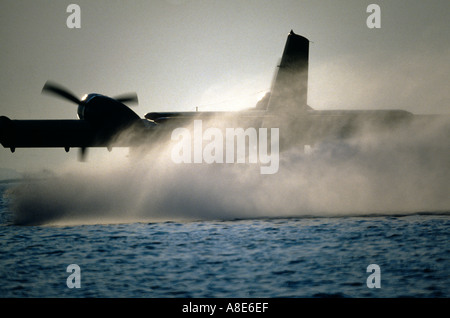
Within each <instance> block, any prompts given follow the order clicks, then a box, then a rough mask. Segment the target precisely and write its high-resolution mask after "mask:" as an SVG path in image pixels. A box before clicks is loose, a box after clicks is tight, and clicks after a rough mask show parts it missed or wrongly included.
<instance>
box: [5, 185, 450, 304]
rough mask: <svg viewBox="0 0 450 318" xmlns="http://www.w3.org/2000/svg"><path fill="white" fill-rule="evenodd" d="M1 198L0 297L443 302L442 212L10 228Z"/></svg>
mask: <svg viewBox="0 0 450 318" xmlns="http://www.w3.org/2000/svg"><path fill="white" fill-rule="evenodd" d="M4 190H5V186H3V190H2V192H3V191H4ZM1 197H2V202H1V210H0V218H1V219H0V221H1V223H0V224H1V225H0V297H226V298H227V297H328V296H332V297H449V296H450V287H449V286H450V261H449V260H450V245H449V238H450V237H449V236H450V235H449V226H450V215H449V214H446V213H443V214H425V213H422V214H413V215H403V216H401V215H399V216H382V215H379V216H349V217H320V218H314V217H302V218H300V217H299V218H284V219H283V218H280V219H277V218H270V219H247V220H234V221H197V222H185V223H182V222H180V223H177V222H161V223H130V224H112V225H76V226H17V225H13V224H12V222H11V212H10V210H9V207H8V202H7V201H8V200H7V198H5V197H3V195H2V196H1ZM70 264H77V265H78V266H79V268H80V272H81V276H80V282H81V288H72V289H71V288H68V287H67V278H68V277H69V275H71V272H70V273H69V272H67V271H66V269H67V266H69V265H70ZM370 264H377V265H378V266H379V267H380V276H379V278H380V283H381V287H380V288H369V287H368V285H367V279H368V277H369V276H370V275H371V274H372V272H367V271H366V270H367V267H368V266H369V265H370Z"/></svg>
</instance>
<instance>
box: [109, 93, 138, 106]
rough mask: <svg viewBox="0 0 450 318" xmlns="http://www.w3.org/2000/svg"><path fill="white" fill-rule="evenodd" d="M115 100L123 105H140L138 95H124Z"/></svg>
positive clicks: (116, 97)
mask: <svg viewBox="0 0 450 318" xmlns="http://www.w3.org/2000/svg"><path fill="white" fill-rule="evenodd" d="M113 98H114V99H115V100H117V101H119V102H121V103H136V104H137V103H138V97H137V94H136V93H128V94H122V95H119V96H115V97H113Z"/></svg>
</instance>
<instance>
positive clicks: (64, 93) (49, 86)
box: [42, 82, 81, 104]
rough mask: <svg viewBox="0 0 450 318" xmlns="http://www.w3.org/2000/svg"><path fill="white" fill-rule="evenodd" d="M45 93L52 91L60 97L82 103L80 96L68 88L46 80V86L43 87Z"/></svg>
mask: <svg viewBox="0 0 450 318" xmlns="http://www.w3.org/2000/svg"><path fill="white" fill-rule="evenodd" d="M42 92H43V93H51V94H54V95H57V96H60V97H63V98H65V99H67V100H70V101H72V102H74V103H76V104H80V103H81V101H80V99H79V98H78V97H76V96H75V95H74V94H73V93H71V92H70V91H68V90H67V89H66V88H64V87H62V86H59V85H57V84H54V83H51V82H46V83H45V85H44V87H43V88H42Z"/></svg>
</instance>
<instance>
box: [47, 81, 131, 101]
mask: <svg viewBox="0 0 450 318" xmlns="http://www.w3.org/2000/svg"><path fill="white" fill-rule="evenodd" d="M42 92H43V93H50V94H54V95H57V96H60V97H63V98H65V99H67V100H69V101H71V102H74V103H75V104H81V103H82V102H83V100H81V99H79V98H78V97H76V96H75V95H74V94H73V93H72V92H70V91H69V90H68V89H66V88H65V87H62V86H60V85H58V84H55V83H52V82H50V81H47V82H46V83H45V85H44V87H43V88H42ZM113 99H115V100H116V101H118V102H121V103H138V97H137V94H136V93H127V94H122V95H119V96H116V97H113Z"/></svg>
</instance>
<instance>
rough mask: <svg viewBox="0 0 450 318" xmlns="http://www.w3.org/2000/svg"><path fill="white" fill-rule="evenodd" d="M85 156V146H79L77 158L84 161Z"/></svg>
mask: <svg viewBox="0 0 450 318" xmlns="http://www.w3.org/2000/svg"><path fill="white" fill-rule="evenodd" d="M86 156H87V148H86V147H81V148H80V152H79V153H78V160H79V161H81V162H85V161H86Z"/></svg>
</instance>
